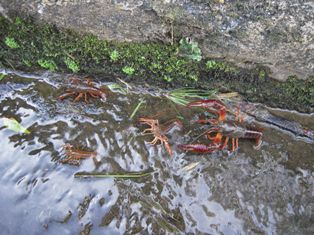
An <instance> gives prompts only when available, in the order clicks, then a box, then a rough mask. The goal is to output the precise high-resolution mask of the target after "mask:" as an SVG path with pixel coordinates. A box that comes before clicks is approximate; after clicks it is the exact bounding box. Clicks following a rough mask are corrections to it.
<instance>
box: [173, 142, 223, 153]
mask: <svg viewBox="0 0 314 235" xmlns="http://www.w3.org/2000/svg"><path fill="white" fill-rule="evenodd" d="M219 147H220V146H219V145H218V144H216V143H212V144H209V145H205V144H181V145H179V148H180V149H181V150H183V151H191V152H194V153H212V152H215V151H217V150H219Z"/></svg>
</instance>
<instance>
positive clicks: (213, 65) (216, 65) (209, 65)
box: [205, 60, 239, 73]
mask: <svg viewBox="0 0 314 235" xmlns="http://www.w3.org/2000/svg"><path fill="white" fill-rule="evenodd" d="M205 67H206V69H207V70H213V69H216V70H220V71H223V72H226V73H237V72H239V70H238V69H237V68H236V67H233V66H231V65H228V64H226V63H224V62H222V61H215V60H208V61H207V62H206V64H205Z"/></svg>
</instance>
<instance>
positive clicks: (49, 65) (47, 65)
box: [37, 59, 58, 71]
mask: <svg viewBox="0 0 314 235" xmlns="http://www.w3.org/2000/svg"><path fill="white" fill-rule="evenodd" d="M37 63H38V64H39V65H40V66H41V67H43V68H44V69H48V70H50V71H56V70H57V69H58V67H57V65H56V64H55V62H54V61H53V60H44V59H39V60H38V61H37Z"/></svg>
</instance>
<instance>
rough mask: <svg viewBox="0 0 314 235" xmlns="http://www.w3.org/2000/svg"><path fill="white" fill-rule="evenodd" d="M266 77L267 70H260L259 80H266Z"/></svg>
mask: <svg viewBox="0 0 314 235" xmlns="http://www.w3.org/2000/svg"><path fill="white" fill-rule="evenodd" d="M265 77H266V72H265V70H263V69H262V70H260V71H259V73H258V78H259V79H260V80H264V79H265Z"/></svg>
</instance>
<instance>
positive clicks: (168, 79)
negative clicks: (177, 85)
mask: <svg viewBox="0 0 314 235" xmlns="http://www.w3.org/2000/svg"><path fill="white" fill-rule="evenodd" d="M163 79H164V80H165V81H167V82H171V81H172V77H170V76H167V75H165V76H164V77H163Z"/></svg>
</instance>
